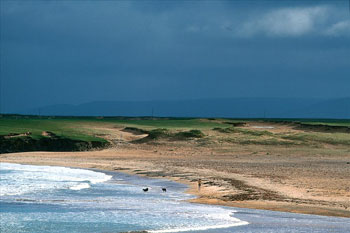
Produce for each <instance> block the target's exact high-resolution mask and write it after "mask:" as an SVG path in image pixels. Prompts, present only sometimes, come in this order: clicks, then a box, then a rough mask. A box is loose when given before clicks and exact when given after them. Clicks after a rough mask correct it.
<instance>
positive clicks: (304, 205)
mask: <svg viewBox="0 0 350 233" xmlns="http://www.w3.org/2000/svg"><path fill="white" fill-rule="evenodd" d="M124 137H130V135H127V134H125V135H124ZM265 149H266V148H265ZM259 150H260V151H261V147H258V148H255V147H254V146H252V147H249V148H247V147H245V148H236V149H232V150H231V151H229V152H227V153H226V152H224V151H220V150H217V149H216V150H213V149H211V148H209V147H206V146H201V147H199V146H197V147H196V146H194V145H193V143H192V144H188V143H187V142H183V143H169V142H166V143H160V144H137V145H135V144H130V143H121V144H120V145H117V146H116V147H114V148H111V149H106V150H102V151H88V152H26V153H12V154H1V155H0V161H1V162H11V163H21V164H35V165H57V166H69V167H79V168H96V169H102V170H109V171H118V172H126V173H129V174H137V175H145V176H150V177H161V178H167V179H170V180H174V181H177V182H182V183H185V184H187V185H189V186H190V189H189V191H188V192H189V193H191V194H194V195H197V196H198V198H197V199H194V200H191V201H192V202H197V203H205V204H218V205H227V206H234V207H244V208H256V209H267V210H277V211H287V212H295V213H306V214H318V215H328V216H342V217H350V190H349V188H350V165H349V164H348V162H347V161H349V162H350V155H347V154H346V155H345V156H344V153H342V151H340V152H339V151H334V153H333V154H332V156H325V155H324V154H323V153H322V151H319V152H317V150H314V151H312V152H310V154H307V153H306V154H305V152H303V156H301V155H300V153H298V150H297V149H293V148H292V149H285V150H284V152H283V153H282V154H281V151H280V150H281V149H278V150H277V149H276V151H274V149H273V148H270V150H269V151H270V152H269V153H266V152H264V151H263V152H259V153H255V152H254V153H252V151H259ZM263 150H264V149H263ZM337 154H339V156H338V155H337ZM199 178H201V179H202V187H201V190H200V191H199V190H198V187H197V180H198V179H199ZM238 194H241V196H239V195H238Z"/></svg>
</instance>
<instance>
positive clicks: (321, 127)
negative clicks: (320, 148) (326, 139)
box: [294, 123, 350, 133]
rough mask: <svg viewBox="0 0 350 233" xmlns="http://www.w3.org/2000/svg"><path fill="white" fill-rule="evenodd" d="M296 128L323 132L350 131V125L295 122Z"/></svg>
mask: <svg viewBox="0 0 350 233" xmlns="http://www.w3.org/2000/svg"><path fill="white" fill-rule="evenodd" d="M295 125H296V126H295V127H294V128H295V129H298V130H304V131H313V132H322V133H350V127H349V126H341V125H326V124H310V123H295Z"/></svg>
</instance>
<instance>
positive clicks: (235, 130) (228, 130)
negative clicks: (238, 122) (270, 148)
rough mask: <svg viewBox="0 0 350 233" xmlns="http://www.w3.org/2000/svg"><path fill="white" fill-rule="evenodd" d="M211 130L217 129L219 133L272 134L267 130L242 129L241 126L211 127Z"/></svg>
mask: <svg viewBox="0 0 350 233" xmlns="http://www.w3.org/2000/svg"><path fill="white" fill-rule="evenodd" d="M213 130H215V131H218V132H220V133H242V134H246V135H252V136H264V135H266V136H273V135H274V134H273V133H271V132H269V131H266V130H264V131H262V130H248V129H242V128H233V127H230V128H218V127H216V128H213Z"/></svg>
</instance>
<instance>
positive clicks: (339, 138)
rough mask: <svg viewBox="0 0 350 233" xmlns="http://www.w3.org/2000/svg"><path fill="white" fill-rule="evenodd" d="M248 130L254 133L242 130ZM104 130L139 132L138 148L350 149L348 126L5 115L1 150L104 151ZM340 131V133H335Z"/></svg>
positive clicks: (335, 123)
mask: <svg viewBox="0 0 350 233" xmlns="http://www.w3.org/2000/svg"><path fill="white" fill-rule="evenodd" d="M256 123H258V124H266V125H272V127H273V125H274V124H285V125H286V126H288V127H290V129H291V130H289V131H288V130H287V131H283V132H273V131H268V130H266V129H264V128H261V129H259V128H254V124H256ZM249 125H251V126H253V127H247V126H249ZM324 126H326V128H325V127H324ZM298 127H299V128H303V127H304V128H306V129H307V130H305V131H300V130H299V131H293V130H292V129H294V128H298ZM105 128H116V129H122V128H124V129H127V128H129V129H131V128H133V130H134V131H135V132H131V133H136V134H137V132H136V131H139V133H140V132H141V133H144V134H148V136H147V137H145V138H144V139H143V140H136V141H137V142H140V143H144V142H150V141H156V140H159V139H167V140H191V139H195V138H205V139H206V140H207V142H208V143H212V142H213V143H220V142H221V143H222V142H226V143H232V144H241V145H247V144H256V145H280V146H300V145H304V146H305V145H308V146H311V147H320V146H322V145H324V144H329V145H340V146H342V145H343V146H348V145H350V137H349V135H350V134H348V133H346V132H347V131H350V120H319V119H315V120H312V119H306V120H303V119H295V120H293V119H214V118H210V119H200V118H150V117H137V118H136V117H133V118H127V117H39V116H20V115H5V116H2V117H1V118H0V137H3V139H2V140H3V142H2V145H3V147H6V143H13V141H14V140H16V138H17V139H18V138H21V140H23V138H25V139H31V140H43V139H46V141H47V139H48V138H50V137H55V138H56V139H57V138H60V139H66V140H73V141H78V142H87V143H91V142H100V143H105V144H104V145H108V143H107V142H108V141H109V140H108V138H107V137H105V136H106V135H108V133H109V132H108V131H106V130H105ZM339 130H342V131H340V132H338V131H339ZM333 131H334V132H333ZM343 131H344V132H343ZM4 140H5V141H4ZM17 141H18V140H17ZM56 141H57V140H56ZM17 143H18V142H17ZM27 143H29V141H28V142H27ZM49 143H50V142H49V141H47V142H45V144H49ZM96 145H97V144H96ZM98 145H100V144H98ZM45 148H47V146H46V147H45ZM23 150H25V148H24V149H23Z"/></svg>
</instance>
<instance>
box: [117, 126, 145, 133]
mask: <svg viewBox="0 0 350 233" xmlns="http://www.w3.org/2000/svg"><path fill="white" fill-rule="evenodd" d="M122 131H124V132H128V133H132V134H135V135H142V134H148V133H149V132H148V131H147V130H143V129H140V128H136V127H125V128H124V129H123V130H122Z"/></svg>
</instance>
